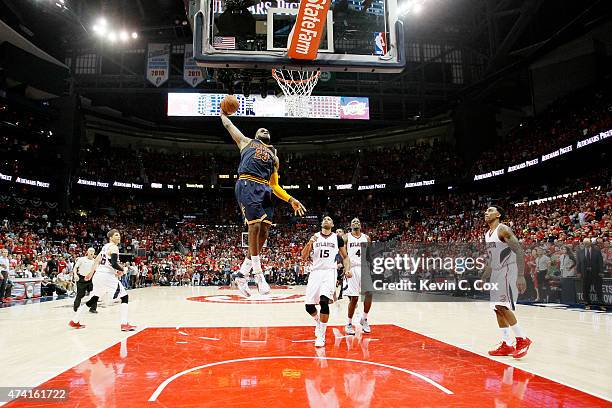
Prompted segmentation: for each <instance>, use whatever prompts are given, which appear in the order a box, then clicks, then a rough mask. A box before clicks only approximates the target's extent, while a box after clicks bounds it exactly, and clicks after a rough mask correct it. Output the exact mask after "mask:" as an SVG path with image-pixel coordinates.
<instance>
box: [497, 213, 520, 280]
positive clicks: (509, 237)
mask: <svg viewBox="0 0 612 408" xmlns="http://www.w3.org/2000/svg"><path fill="white" fill-rule="evenodd" d="M498 231H499V236H500V238H501V239H502V240H503V241H505V242H506V244H508V247H509V248H510V249H511V250H512V252H514V253H515V254H516V265H517V267H518V275H519V276H523V275H524V274H525V252H524V251H523V247H522V246H521V243H520V242H519V240H518V238H516V235H514V233H513V232H512V230H511V229H510V228H509V227H508V226H506V225H504V224H501V225H500V226H499V230H498Z"/></svg>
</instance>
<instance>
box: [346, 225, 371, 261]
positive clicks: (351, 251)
mask: <svg viewBox="0 0 612 408" xmlns="http://www.w3.org/2000/svg"><path fill="white" fill-rule="evenodd" d="M347 236H348V240H347V242H346V244H347V245H348V248H347V249H346V250H347V252H348V256H349V258H350V260H351V268H352V267H353V266H359V265H361V252H362V251H363V249H362V248H361V244H362V243H366V244H367V243H368V236H367V235H366V234H361V235H360V236H359V238H356V237H355V236H353V233H352V232H349V233H348V235H347Z"/></svg>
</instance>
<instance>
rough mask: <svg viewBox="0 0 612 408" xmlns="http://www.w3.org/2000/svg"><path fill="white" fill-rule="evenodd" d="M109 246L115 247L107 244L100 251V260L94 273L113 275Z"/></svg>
mask: <svg viewBox="0 0 612 408" xmlns="http://www.w3.org/2000/svg"><path fill="white" fill-rule="evenodd" d="M111 246H115V244H113V243H111V242H109V243H108V244H105V245H104V246H103V247H102V250H101V251H100V254H101V255H102V259H100V264H99V265H98V267H97V268H96V272H104V273H110V274H113V275H114V274H115V269H114V268H113V267H112V266H111V254H110V249H111Z"/></svg>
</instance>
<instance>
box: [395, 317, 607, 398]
mask: <svg viewBox="0 0 612 408" xmlns="http://www.w3.org/2000/svg"><path fill="white" fill-rule="evenodd" d="M524 306H526V305H524ZM390 325H391V326H396V327H399V328H402V329H404V330H408V331H411V332H413V333H416V334H419V335H421V336H423V337H427V338H428V339H432V340H436V341H439V342H441V343H444V344H448V345H449V346H453V347H457V348H459V349H461V350H464V351H467V352H469V353H472V354H476V355H478V356H481V357H485V358H487V359H488V360H492V361H495V362H497V363H500V364H503V365H506V366H509V367H514V368H518V369H519V370H523V371H524V372H526V373H530V374H535V375H537V376H539V377H542V378H545V379H547V380H550V381H554V382H556V383H559V384H561V385H565V386H566V387H569V388H573V389H575V390H577V391H580V392H584V393H585V394H589V395H592V396H594V397H597V398H600V399H602V400H604V401H610V402H612V399H610V398H608V397H605V396H603V395H601V394H599V393H596V392H592V391H587V390H585V389H584V388H582V387H579V386H577V385H571V384H568V383H567V382H565V381H562V380H558V379H556V378H553V377H551V376H548V375H544V374H539V373H538V372H537V370H535V371H532V370H527V369H525V366H522V365H519V364H516V363H514V364H510V362H511V361H519V362H520V361H521V360H522V359H518V360H514V359H512V360H508V362H505V361H501V360H496V359H494V358H491V356H489V355H488V354H484V353H479V352H477V351H474V350H470V349H468V348H466V347H464V346H462V345H461V344H460V343H456V344H455V343H451V342H448V341H446V340H440V339H437V338H435V337H433V336H429V335H427V334H423V333H420V332H417V331H414V330H412V329H408V328H406V327H402V326H398V325H397V324H394V323H391V324H390Z"/></svg>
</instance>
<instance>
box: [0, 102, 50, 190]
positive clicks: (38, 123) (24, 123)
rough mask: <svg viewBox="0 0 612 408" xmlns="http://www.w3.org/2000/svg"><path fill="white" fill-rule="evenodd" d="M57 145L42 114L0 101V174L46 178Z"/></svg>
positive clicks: (42, 179)
mask: <svg viewBox="0 0 612 408" xmlns="http://www.w3.org/2000/svg"><path fill="white" fill-rule="evenodd" d="M57 145H58V139H57V135H56V134H54V133H53V131H52V130H51V129H49V127H48V126H46V118H45V117H44V116H42V115H39V114H38V115H37V114H34V113H29V112H27V111H24V110H22V109H19V108H17V107H15V106H10V105H8V104H5V103H2V102H0V173H2V174H4V175H7V176H12V177H17V176H18V177H23V178H30V179H35V180H41V181H50V179H53V178H54V177H55V176H56V174H55V173H54V172H53V171H51V170H56V169H57V161H58V159H59V157H60V156H58V151H57Z"/></svg>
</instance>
